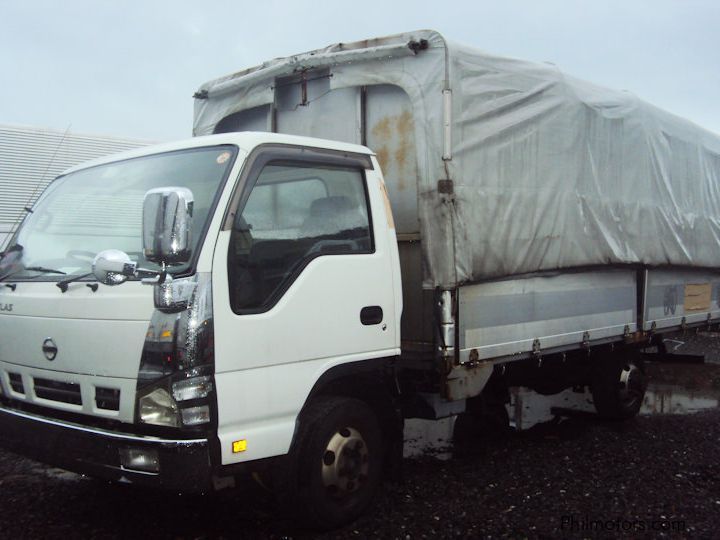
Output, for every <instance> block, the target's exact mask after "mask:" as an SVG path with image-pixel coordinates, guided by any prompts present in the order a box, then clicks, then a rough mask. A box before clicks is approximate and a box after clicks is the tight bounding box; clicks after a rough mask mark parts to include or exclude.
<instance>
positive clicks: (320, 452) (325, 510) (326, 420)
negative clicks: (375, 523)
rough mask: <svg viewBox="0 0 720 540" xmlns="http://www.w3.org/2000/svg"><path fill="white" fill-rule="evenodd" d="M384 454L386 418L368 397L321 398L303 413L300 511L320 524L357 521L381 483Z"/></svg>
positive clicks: (310, 521) (298, 454) (299, 446)
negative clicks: (382, 418)
mask: <svg viewBox="0 0 720 540" xmlns="http://www.w3.org/2000/svg"><path fill="white" fill-rule="evenodd" d="M383 455H384V448H383V438H382V431H381V428H380V424H379V422H378V419H377V417H376V415H375V413H374V412H373V410H372V409H371V408H370V407H369V406H368V405H367V404H366V403H365V402H363V401H360V400H358V399H352V398H344V397H336V396H323V397H320V398H317V399H315V400H314V401H313V402H312V403H310V404H309V405H308V406H307V407H306V409H305V410H304V411H303V413H302V414H301V417H300V425H299V432H298V438H297V445H296V446H295V456H294V457H295V460H296V461H295V462H296V467H297V468H296V473H295V474H296V482H297V484H296V496H295V497H294V499H295V500H294V504H295V508H296V510H297V511H298V512H297V513H299V515H300V517H301V518H302V519H303V521H305V522H306V524H308V525H310V526H311V527H314V528H319V529H333V528H336V527H339V526H341V525H345V524H347V523H350V522H352V521H354V520H355V519H356V518H358V517H359V516H360V515H361V514H362V513H363V512H364V511H365V510H366V509H367V507H368V506H369V505H370V503H371V502H372V498H373V495H374V494H375V492H376V490H377V488H378V485H379V484H380V478H381V472H382V468H383Z"/></svg>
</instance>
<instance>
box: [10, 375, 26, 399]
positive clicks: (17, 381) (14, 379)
mask: <svg viewBox="0 0 720 540" xmlns="http://www.w3.org/2000/svg"><path fill="white" fill-rule="evenodd" d="M8 378H9V379H10V388H12V389H13V392H17V393H18V394H24V393H25V386H24V385H23V381H22V375H20V374H19V373H8Z"/></svg>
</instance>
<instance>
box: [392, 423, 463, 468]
mask: <svg viewBox="0 0 720 540" xmlns="http://www.w3.org/2000/svg"><path fill="white" fill-rule="evenodd" d="M454 426H455V417H451V418H441V419H440V420H421V419H419V418H410V419H409V420H406V421H405V444H404V446H403V456H404V457H406V458H408V457H421V456H432V457H435V458H437V459H443V460H445V459H450V458H451V457H452V439H453V427H454Z"/></svg>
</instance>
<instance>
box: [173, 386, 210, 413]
mask: <svg viewBox="0 0 720 540" xmlns="http://www.w3.org/2000/svg"><path fill="white" fill-rule="evenodd" d="M212 380H213V378H212V377H210V376H207V375H206V376H204V377H193V378H191V379H185V380H183V381H177V382H175V383H173V385H172V393H173V397H174V398H175V399H176V400H177V401H187V400H189V399H201V398H204V397H207V396H208V394H209V393H210V392H212V389H213V383H212ZM185 423H187V422H185Z"/></svg>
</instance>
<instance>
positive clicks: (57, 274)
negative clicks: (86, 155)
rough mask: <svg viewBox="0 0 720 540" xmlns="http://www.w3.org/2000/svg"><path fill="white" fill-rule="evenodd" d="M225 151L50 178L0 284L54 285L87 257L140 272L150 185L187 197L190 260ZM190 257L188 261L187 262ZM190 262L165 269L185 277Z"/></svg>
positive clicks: (81, 269)
mask: <svg viewBox="0 0 720 540" xmlns="http://www.w3.org/2000/svg"><path fill="white" fill-rule="evenodd" d="M236 153H237V150H236V148H235V147H233V146H228V145H225V146H213V147H204V148H193V149H188V150H181V151H175V152H167V153H164V154H156V155H152V156H144V157H141V158H135V159H128V160H125V161H119V162H115V163H109V164H106V165H99V166H97V167H92V168H89V169H84V170H81V171H77V172H73V173H70V174H68V175H66V176H63V177H60V178H58V179H57V180H55V181H54V182H53V183H52V184H51V185H50V186H49V187H48V189H47V190H46V191H45V193H43V195H42V196H41V197H40V199H39V200H38V202H37V204H36V205H35V206H34V207H33V209H32V213H30V214H29V215H28V216H27V217H26V218H25V221H24V222H23V224H22V227H21V228H20V229H19V230H18V232H17V233H16V234H15V236H14V238H13V241H12V242H11V244H10V246H9V247H8V249H7V250H6V251H5V254H4V256H3V257H2V259H0V279H2V278H3V277H10V276H11V275H12V279H18V280H22V279H32V280H33V281H57V280H59V279H63V278H67V276H72V275H81V274H87V273H89V272H91V263H92V260H93V258H94V257H95V255H96V254H97V253H98V252H99V251H102V250H104V249H120V250H122V251H125V252H126V253H128V254H129V255H130V258H131V259H133V260H135V261H138V262H139V263H140V265H141V266H142V267H145V268H150V269H154V268H157V267H156V266H155V265H153V264H151V263H148V262H147V261H145V260H144V259H143V257H142V234H141V233H142V204H143V198H144V196H145V192H147V191H148V190H150V189H153V188H157V187H168V186H174V187H185V188H188V189H190V191H192V193H193V196H194V205H193V218H192V231H191V239H192V249H193V251H192V252H193V254H194V255H196V252H197V247H198V244H199V241H200V240H201V238H202V236H203V231H204V229H205V226H206V221H207V220H208V218H209V215H210V210H211V209H212V208H213V207H214V202H215V199H216V196H217V195H218V192H219V187H220V186H221V184H222V183H223V182H224V180H225V178H226V177H227V175H228V174H229V171H230V168H231V167H232V164H233V163H234V161H235V159H234V158H235V155H236ZM193 258H194V257H193ZM190 264H191V263H188V264H185V265H181V266H174V267H172V268H170V271H171V272H173V273H176V274H178V273H183V272H186V271H188V269H189V266H190Z"/></svg>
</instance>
